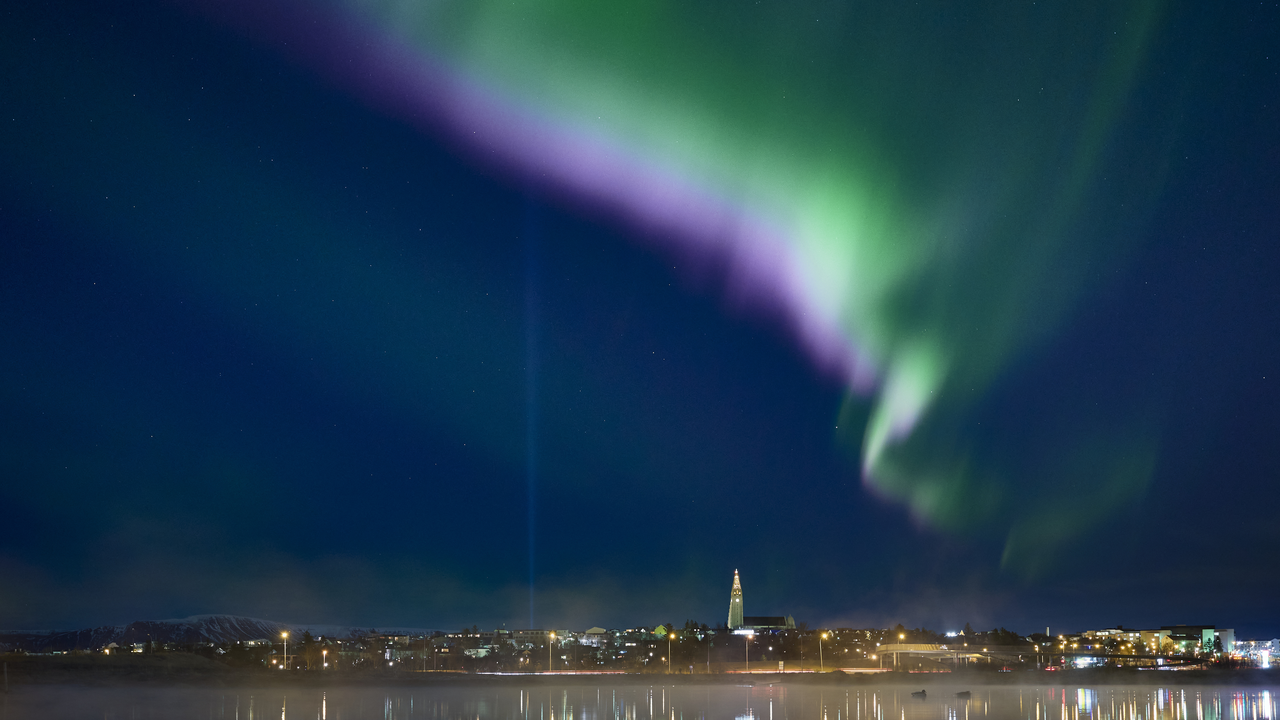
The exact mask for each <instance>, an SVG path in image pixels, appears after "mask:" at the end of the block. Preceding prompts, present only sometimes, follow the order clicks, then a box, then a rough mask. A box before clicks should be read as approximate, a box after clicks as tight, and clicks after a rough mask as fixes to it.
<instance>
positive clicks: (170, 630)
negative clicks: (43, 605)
mask: <svg viewBox="0 0 1280 720" xmlns="http://www.w3.org/2000/svg"><path fill="white" fill-rule="evenodd" d="M285 631H288V632H289V635H290V638H291V639H292V638H300V637H301V635H302V633H304V632H310V633H311V634H312V635H314V636H317V637H320V636H324V637H337V638H343V639H346V638H355V637H361V636H364V635H371V634H375V633H391V634H396V635H423V634H429V633H431V632H433V631H431V630H424V629H422V628H403V627H394V628H372V627H360V628H357V627H346V626H340V625H294V624H288V623H282V622H276V621H274V620H259V619H257V618H247V617H239V616H236V615H194V616H192V617H189V618H182V619H181V620H139V621H137V622H131V623H129V624H128V625H104V626H102V627H96V628H87V629H84V630H51V631H21V630H11V631H3V630H0V652H4V651H12V650H24V651H26V652H67V651H70V650H77V649H78V650H101V649H102V648H104V647H106V646H108V645H110V644H111V643H115V644H116V645H119V646H120V647H125V646H128V645H133V644H134V643H145V642H146V641H147V640H148V639H150V640H151V641H152V642H154V643H156V644H158V645H165V644H172V645H192V644H195V643H215V644H218V643H230V642H243V641H245V640H262V639H266V640H276V639H278V638H279V637H280V633H282V632H285Z"/></svg>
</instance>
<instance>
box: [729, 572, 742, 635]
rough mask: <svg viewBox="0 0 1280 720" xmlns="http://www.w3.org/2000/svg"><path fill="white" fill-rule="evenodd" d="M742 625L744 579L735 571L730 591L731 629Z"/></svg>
mask: <svg viewBox="0 0 1280 720" xmlns="http://www.w3.org/2000/svg"><path fill="white" fill-rule="evenodd" d="M740 627H742V580H741V579H740V578H739V577H738V571H737V570H734V571H733V589H732V590H730V591H729V629H730V630H737V629H738V628H740Z"/></svg>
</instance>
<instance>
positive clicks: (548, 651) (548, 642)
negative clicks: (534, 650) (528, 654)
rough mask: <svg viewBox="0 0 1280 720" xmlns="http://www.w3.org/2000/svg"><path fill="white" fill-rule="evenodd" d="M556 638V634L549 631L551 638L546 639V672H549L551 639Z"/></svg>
mask: <svg viewBox="0 0 1280 720" xmlns="http://www.w3.org/2000/svg"><path fill="white" fill-rule="evenodd" d="M555 639H556V634H555V633H551V640H548V641H547V672H551V641H552V640H555Z"/></svg>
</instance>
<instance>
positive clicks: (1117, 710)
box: [0, 683, 1280, 720]
mask: <svg viewBox="0 0 1280 720" xmlns="http://www.w3.org/2000/svg"><path fill="white" fill-rule="evenodd" d="M913 689H915V688H911V687H905V686H903V687H858V688H839V687H827V688H813V687H796V686H789V685H783V684H767V683H761V684H758V685H755V686H748V685H742V686H732V687H726V686H661V685H652V686H610V685H598V686H587V685H574V686H540V687H527V688H519V687H504V688H432V689H407V688H340V689H336V690H314V689H306V690H296V689H289V690H285V689H262V688H257V689H250V688H241V689H217V690H208V689H191V688H163V689H157V688H84V687H68V686H46V687H38V688H24V689H21V690H20V691H17V692H15V693H13V694H12V695H8V696H0V720H18V719H19V718H23V719H26V718H43V719H45V720H62V719H63V718H102V720H142V719H143V718H147V719H150V718H201V719H204V720H224V719H232V720H275V719H276V718H279V720H291V719H297V720H303V719H306V720H312V719H313V718H314V719H315V720H361V719H374V718H382V720H410V719H412V718H422V719H424V720H436V719H440V720H443V719H446V718H447V719H450V720H452V719H455V718H456V719H458V720H462V719H464V718H465V719H467V720H490V719H491V718H492V719H494V720H497V719H501V720H535V719H536V720H574V719H575V718H576V719H578V720H606V719H607V720H650V719H657V718H667V719H669V720H693V719H694V718H697V719H698V720H703V719H706V718H733V719H734V720H756V719H757V718H758V719H759V720H802V719H808V718H813V719H815V720H846V718H849V719H852V720H864V719H865V720H885V719H886V718H891V719H897V720H907V719H908V718H920V719H924V718H931V719H932V718H937V719H940V720H960V719H963V720H970V719H975V720H976V719H977V718H1023V719H1025V720H1080V719H1081V718H1086V719H1087V720H1094V719H1096V720H1148V719H1153V720H1154V719H1159V720H1164V719H1168V720H1191V719H1194V720H1246V719H1247V720H1272V719H1273V718H1276V717H1277V698H1278V697H1280V692H1278V691H1277V690H1276V689H1254V688H1250V689H1240V688H1227V687H1212V686H1203V687H1199V686H1193V687H1187V688H1175V687H1126V686H1106V687H1098V688H1089V687H1061V686H1037V685H1024V686H1018V687H988V688H982V687H979V688H972V689H971V688H967V687H961V686H943V685H937V686H933V685H931V686H929V687H928V688H927V695H926V697H924V698H920V697H916V696H913V695H912V690H913ZM966 691H968V692H969V693H970V695H969V697H959V696H957V693H962V692H966Z"/></svg>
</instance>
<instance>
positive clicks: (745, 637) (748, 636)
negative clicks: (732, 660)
mask: <svg viewBox="0 0 1280 720" xmlns="http://www.w3.org/2000/svg"><path fill="white" fill-rule="evenodd" d="M753 637H755V635H754V634H752V633H747V634H746V635H743V636H742V639H743V640H745V641H746V643H745V645H746V650H747V654H746V663H745V668H746V672H751V638H753Z"/></svg>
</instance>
